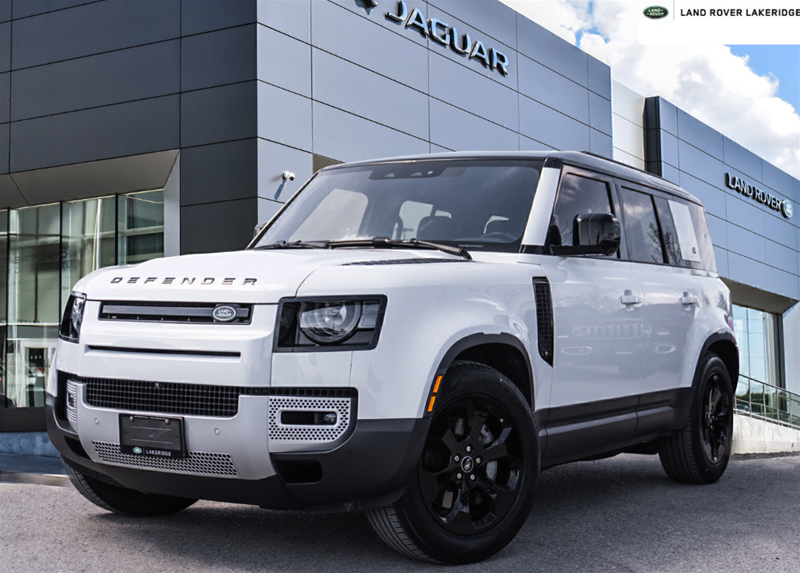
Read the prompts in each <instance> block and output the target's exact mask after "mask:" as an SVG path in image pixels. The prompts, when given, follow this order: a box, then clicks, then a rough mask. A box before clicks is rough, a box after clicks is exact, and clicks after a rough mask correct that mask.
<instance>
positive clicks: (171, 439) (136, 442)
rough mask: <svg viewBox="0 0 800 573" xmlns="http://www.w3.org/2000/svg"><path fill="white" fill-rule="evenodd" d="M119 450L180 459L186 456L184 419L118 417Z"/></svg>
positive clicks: (132, 453)
mask: <svg viewBox="0 0 800 573" xmlns="http://www.w3.org/2000/svg"><path fill="white" fill-rule="evenodd" d="M119 441H120V443H119V448H120V451H121V452H122V453H123V454H129V455H132V456H147V457H156V458H165V459H177V460H182V459H184V458H186V457H188V456H189V454H188V452H187V451H186V436H185V435H184V431H183V418H173V417H167V416H140V415H135V414H120V416H119Z"/></svg>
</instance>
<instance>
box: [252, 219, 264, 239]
mask: <svg viewBox="0 0 800 573" xmlns="http://www.w3.org/2000/svg"><path fill="white" fill-rule="evenodd" d="M266 226H267V224H266V223H259V224H258V225H256V228H255V229H253V238H254V239H255V238H256V237H257V236H258V234H259V233H260V232H261V229H263V228H264V227H266Z"/></svg>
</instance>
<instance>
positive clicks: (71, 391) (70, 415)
mask: <svg viewBox="0 0 800 573" xmlns="http://www.w3.org/2000/svg"><path fill="white" fill-rule="evenodd" d="M67 419H68V420H69V422H70V424H72V428H73V429H74V428H77V427H78V386H77V384H75V382H73V381H72V380H68V381H67Z"/></svg>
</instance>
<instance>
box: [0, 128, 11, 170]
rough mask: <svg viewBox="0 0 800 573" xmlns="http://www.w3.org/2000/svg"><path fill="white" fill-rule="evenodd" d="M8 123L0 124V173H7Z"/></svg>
mask: <svg viewBox="0 0 800 573" xmlns="http://www.w3.org/2000/svg"><path fill="white" fill-rule="evenodd" d="M9 125H10V124H8V123H4V124H2V125H0V173H8V145H9V137H8V131H9V128H8V126H9Z"/></svg>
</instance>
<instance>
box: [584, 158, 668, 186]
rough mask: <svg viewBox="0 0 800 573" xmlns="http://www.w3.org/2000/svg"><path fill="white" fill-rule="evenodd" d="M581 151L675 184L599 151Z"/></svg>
mask: <svg viewBox="0 0 800 573" xmlns="http://www.w3.org/2000/svg"><path fill="white" fill-rule="evenodd" d="M581 153H583V154H585V155H591V156H592V157H597V158H598V159H603V160H605V161H610V162H611V163H616V164H617V165H622V166H623V167H627V168H628V169H633V170H634V171H638V172H639V173H646V174H647V175H649V176H651V177H656V178H658V179H661V180H662V181H666V182H667V183H669V184H670V185H675V183H673V182H672V181H670V180H669V179H664V178H663V177H662V176H661V175H656V174H655V173H650V172H649V171H645V170H644V169H639V168H638V167H634V166H633V165H628V164H627V163H624V162H622V161H618V160H617V159H609V158H608V157H606V156H605V155H600V154H599V153H595V152H593V151H581ZM676 187H677V185H676Z"/></svg>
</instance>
